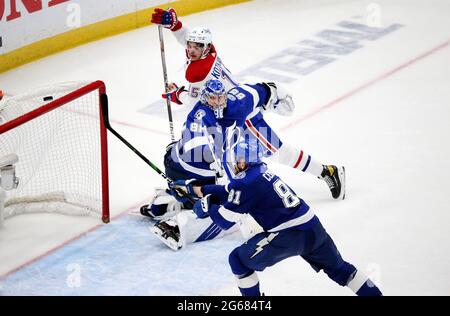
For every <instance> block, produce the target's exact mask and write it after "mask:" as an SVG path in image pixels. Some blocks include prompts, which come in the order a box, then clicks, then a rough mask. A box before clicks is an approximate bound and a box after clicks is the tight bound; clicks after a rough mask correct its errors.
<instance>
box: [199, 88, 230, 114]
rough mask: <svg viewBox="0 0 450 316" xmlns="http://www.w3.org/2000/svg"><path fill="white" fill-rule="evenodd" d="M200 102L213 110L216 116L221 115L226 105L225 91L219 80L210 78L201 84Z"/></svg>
mask: <svg viewBox="0 0 450 316" xmlns="http://www.w3.org/2000/svg"><path fill="white" fill-rule="evenodd" d="M200 102H202V104H204V105H206V106H208V107H210V108H211V109H212V110H214V113H215V115H216V117H217V118H222V117H223V110H224V109H225V108H226V106H227V92H226V91H225V86H224V84H223V83H222V82H220V80H217V79H211V80H208V81H206V83H205V85H204V86H203V89H202V92H201V97H200Z"/></svg>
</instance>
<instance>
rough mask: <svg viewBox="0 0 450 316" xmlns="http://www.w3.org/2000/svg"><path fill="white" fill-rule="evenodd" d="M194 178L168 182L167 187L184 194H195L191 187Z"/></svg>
mask: <svg viewBox="0 0 450 316" xmlns="http://www.w3.org/2000/svg"><path fill="white" fill-rule="evenodd" d="M194 181H195V179H189V180H177V181H174V182H172V183H170V184H169V188H171V189H173V190H178V191H181V192H183V193H184V194H186V195H191V196H196V195H195V192H194V188H193V183H194Z"/></svg>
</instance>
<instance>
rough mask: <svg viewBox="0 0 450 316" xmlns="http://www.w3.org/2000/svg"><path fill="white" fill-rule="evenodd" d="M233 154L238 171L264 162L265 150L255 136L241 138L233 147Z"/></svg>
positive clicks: (235, 167)
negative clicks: (262, 159) (263, 150)
mask: <svg viewBox="0 0 450 316" xmlns="http://www.w3.org/2000/svg"><path fill="white" fill-rule="evenodd" d="M233 154H234V164H235V165H234V169H235V171H236V172H242V171H245V170H246V169H248V168H249V167H251V166H257V165H260V164H261V163H262V161H261V158H262V157H263V152H262V150H261V148H260V146H259V143H258V141H257V140H256V139H255V138H245V139H242V138H241V139H240V140H239V141H238V142H237V144H236V145H235V146H234V147H233Z"/></svg>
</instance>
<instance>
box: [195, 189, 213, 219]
mask: <svg viewBox="0 0 450 316" xmlns="http://www.w3.org/2000/svg"><path fill="white" fill-rule="evenodd" d="M210 205H211V194H208V195H207V196H205V197H203V198H201V199H200V200H198V201H197V202H195V204H194V209H193V211H194V213H195V214H196V215H197V217H198V218H205V217H208V216H209V213H208V211H209V206H210Z"/></svg>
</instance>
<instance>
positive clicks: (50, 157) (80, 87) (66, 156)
mask: <svg viewBox="0 0 450 316" xmlns="http://www.w3.org/2000/svg"><path fill="white" fill-rule="evenodd" d="M105 94H106V87H105V84H104V83H103V82H102V81H95V82H91V83H80V82H76V83H63V84H57V85H52V86H48V87H44V88H40V89H38V90H36V91H33V92H31V93H27V94H23V95H19V96H13V97H11V98H6V99H3V100H2V101H0V157H1V156H4V155H8V154H12V153H14V154H17V155H18V157H19V161H18V163H17V164H16V174H17V177H18V178H19V185H18V188H17V189H15V190H11V191H9V192H7V194H8V197H7V199H6V202H5V212H6V213H5V214H6V216H5V217H6V218H7V217H9V216H13V215H15V214H21V213H28V212H56V213H64V214H70V215H87V214H98V215H99V216H101V218H102V220H103V222H104V223H108V222H109V220H110V214H109V187H108V183H109V181H108V144H107V132H106V128H105V125H104V122H103V114H102V106H101V105H102V100H104V98H102V95H105Z"/></svg>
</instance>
